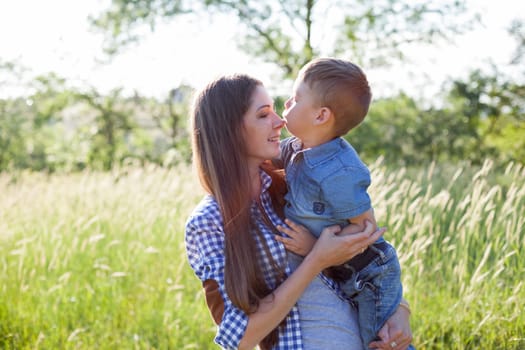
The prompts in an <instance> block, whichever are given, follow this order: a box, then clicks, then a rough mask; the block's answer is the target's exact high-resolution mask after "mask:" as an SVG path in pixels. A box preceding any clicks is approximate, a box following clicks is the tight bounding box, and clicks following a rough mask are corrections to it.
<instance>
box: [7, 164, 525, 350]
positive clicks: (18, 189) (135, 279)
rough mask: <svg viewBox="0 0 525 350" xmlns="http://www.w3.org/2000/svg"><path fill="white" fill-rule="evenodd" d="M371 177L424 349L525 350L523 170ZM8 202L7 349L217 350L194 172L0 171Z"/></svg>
mask: <svg viewBox="0 0 525 350" xmlns="http://www.w3.org/2000/svg"><path fill="white" fill-rule="evenodd" d="M371 171H372V178H373V183H372V187H371V189H370V190H371V196H372V200H373V202H374V207H375V211H376V217H377V219H378V221H379V222H380V224H381V225H386V226H387V227H388V231H387V233H386V236H385V237H386V238H387V239H388V240H389V241H391V242H392V243H393V244H394V245H395V246H396V248H397V250H398V253H399V256H400V261H401V265H402V267H403V275H402V277H403V284H404V287H405V297H406V299H407V300H408V301H409V302H410V304H411V307H412V310H413V313H412V329H413V333H414V344H415V345H416V347H417V348H418V349H443V350H445V349H447V350H449V349H452V350H461V349H481V348H483V349H508V350H518V349H522V348H523V347H524V346H525V340H524V339H523V334H525V315H524V314H523V312H522V304H523V300H524V299H525V289H524V288H523V283H522V281H523V279H524V278H525V260H524V259H523V254H524V253H525V252H524V245H523V241H524V239H525V236H524V235H525V230H524V227H525V221H524V219H523V218H525V169H524V168H523V166H520V165H517V164H513V163H509V164H507V165H506V166H505V167H497V166H496V164H493V163H492V162H489V161H487V162H485V163H484V164H483V166H481V167H469V166H461V167H458V166H457V165H452V164H445V163H434V164H432V165H431V166H430V167H425V168H421V167H418V168H406V167H386V166H385V165H383V164H382V163H380V162H377V163H375V164H374V165H372V166H371ZM0 193H2V196H0V232H1V234H0V243H1V244H0V270H1V271H2V274H1V275H0V290H1V291H2V298H0V348H2V349H36V348H41V349H95V348H96V349H102V350H105V349H108V350H109V349H215V348H216V345H214V344H213V342H212V339H213V337H214V334H215V329H214V325H213V322H212V320H211V317H210V315H209V312H208V311H207V309H206V305H205V301H204V295H203V293H202V290H201V284H200V282H199V281H198V280H197V278H196V277H195V276H194V274H193V272H192V271H191V269H190V268H189V266H188V263H187V260H186V257H185V251H184V232H183V230H184V229H183V227H184V222H185V220H186V218H187V216H188V215H189V213H190V211H191V210H192V208H193V207H194V206H195V205H196V204H197V202H198V200H199V199H200V197H201V196H202V195H203V192H202V191H201V190H200V187H199V184H198V180H197V179H196V177H195V176H193V173H192V171H191V169H190V167H189V166H178V167H174V168H171V169H166V168H157V167H152V166H148V167H144V168H135V167H120V168H116V169H114V170H113V171H112V172H105V173H101V172H93V171H83V172H78V173H75V174H69V175H64V174H51V175H46V174H43V173H31V172H22V173H19V174H16V175H15V174H14V173H12V174H0ZM27 213H31V215H27Z"/></svg>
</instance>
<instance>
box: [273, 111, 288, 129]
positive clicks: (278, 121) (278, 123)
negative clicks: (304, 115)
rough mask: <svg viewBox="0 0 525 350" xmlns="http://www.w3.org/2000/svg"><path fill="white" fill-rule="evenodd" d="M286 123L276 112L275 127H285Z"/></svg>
mask: <svg viewBox="0 0 525 350" xmlns="http://www.w3.org/2000/svg"><path fill="white" fill-rule="evenodd" d="M285 124H286V121H285V120H284V119H282V118H281V117H279V116H278V115H277V114H275V120H274V121H273V128H274V129H280V128H283V127H284V125H285Z"/></svg>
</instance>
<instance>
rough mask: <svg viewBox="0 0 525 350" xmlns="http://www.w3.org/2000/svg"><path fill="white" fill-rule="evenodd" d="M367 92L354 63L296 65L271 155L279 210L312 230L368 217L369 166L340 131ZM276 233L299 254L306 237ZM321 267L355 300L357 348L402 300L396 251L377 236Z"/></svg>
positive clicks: (356, 117)
mask: <svg viewBox="0 0 525 350" xmlns="http://www.w3.org/2000/svg"><path fill="white" fill-rule="evenodd" d="M370 100H371V92H370V87H369V85H368V81H367V79H366V76H365V74H364V73H363V72H362V71H361V69H360V68H359V67H358V66H356V65H355V64H353V63H351V62H348V61H344V60H339V59H334V58H320V59H315V60H313V61H311V62H310V63H308V64H307V65H305V66H304V67H303V68H302V69H301V71H300V72H299V75H298V77H297V79H296V80H295V83H294V94H293V96H292V97H291V98H290V99H288V100H287V101H286V103H285V111H284V113H283V117H284V118H285V119H286V122H287V129H288V130H289V132H290V133H291V134H292V135H294V136H295V137H291V138H288V139H286V140H283V141H282V142H281V158H280V159H279V160H277V161H276V162H277V164H276V165H277V166H282V167H284V168H285V170H286V182H287V183H288V193H287V194H286V197H285V199H286V203H287V204H286V206H285V216H286V218H287V219H290V220H291V221H294V222H296V223H299V224H301V225H303V226H305V227H306V228H307V229H308V230H309V231H310V232H311V233H312V234H314V235H316V236H318V235H319V234H320V232H321V231H322V229H323V228H324V227H326V226H331V225H340V226H343V227H344V226H347V225H353V226H355V231H361V230H362V229H363V228H364V225H365V220H368V221H370V222H372V223H373V224H374V225H376V221H375V217H374V211H373V208H372V205H371V201H370V197H369V195H368V193H367V188H368V186H369V185H370V172H369V170H368V168H367V167H366V165H365V164H363V162H362V161H361V160H360V159H359V156H358V155H357V153H356V151H355V150H354V148H353V147H352V146H351V145H350V144H349V143H348V142H347V141H345V140H344V139H343V138H342V136H343V135H345V134H346V133H348V132H349V131H350V130H351V129H353V128H355V127H356V126H358V125H359V124H360V123H361V122H362V121H363V119H364V118H365V116H366V114H367V112H368V107H369V105H370ZM279 163H280V164H279ZM303 238H304V237H303ZM279 240H281V241H282V242H283V243H285V246H286V247H287V248H288V249H289V250H291V251H292V252H294V253H297V254H299V255H306V253H307V252H308V251H309V250H310V249H311V246H312V244H313V240H311V241H310V242H309V243H305V241H302V240H301V239H293V238H292V239H288V240H286V239H279ZM292 240H293V242H291V241H292ZM325 274H326V275H328V276H330V277H332V278H334V279H336V280H338V281H339V282H340V285H341V287H342V289H343V290H344V292H345V293H346V294H347V295H348V296H349V297H351V298H352V300H354V302H355V303H356V304H357V307H358V314H359V327H360V332H361V337H362V341H363V346H364V348H365V349H368V344H369V343H370V342H371V341H373V340H375V339H377V334H378V331H379V330H380V329H381V327H382V326H383V325H384V323H385V322H386V321H387V320H388V318H389V317H390V316H391V315H392V314H393V313H394V311H396V309H397V308H398V307H399V305H400V304H401V305H402V306H405V307H407V305H408V304H406V302H405V301H403V300H402V294H403V293H402V285H401V282H400V274H401V272H400V266H399V262H398V260H397V255H396V251H395V249H394V247H392V246H391V245H390V244H388V243H387V242H386V241H385V240H384V239H382V238H381V239H379V240H378V241H377V242H375V243H374V244H373V245H371V246H370V247H369V248H368V249H366V250H365V251H364V252H362V253H361V254H359V255H357V256H356V257H354V258H353V259H351V260H350V261H348V262H346V263H345V264H344V265H342V266H337V267H335V268H331V269H329V270H327V271H325ZM407 308H408V307H407ZM391 346H392V347H393V348H395V347H396V344H395V343H394V342H393V343H392V344H391ZM410 348H411V349H413V347H410Z"/></svg>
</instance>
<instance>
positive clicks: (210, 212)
mask: <svg viewBox="0 0 525 350" xmlns="http://www.w3.org/2000/svg"><path fill="white" fill-rule="evenodd" d="M210 226H214V227H216V226H222V217H221V212H220V209H219V204H218V203H217V201H216V200H215V198H214V197H213V196H211V195H206V196H204V198H202V199H201V201H200V202H199V204H197V206H196V207H195V208H194V209H193V211H192V212H191V214H190V215H189V216H188V219H187V220H186V231H188V230H195V229H203V228H209V227H210Z"/></svg>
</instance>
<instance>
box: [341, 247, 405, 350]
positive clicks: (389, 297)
mask: <svg viewBox="0 0 525 350" xmlns="http://www.w3.org/2000/svg"><path fill="white" fill-rule="evenodd" d="M370 249H374V250H375V251H377V256H376V257H375V258H374V260H372V261H371V262H370V263H369V264H368V265H367V266H365V267H364V268H363V269H361V270H360V271H353V274H352V277H351V278H350V279H349V280H347V281H346V282H342V283H341V287H342V289H343V291H344V292H345V293H346V294H347V295H348V296H350V297H352V300H353V301H354V302H355V303H356V305H357V309H358V315H359V330H360V333H361V339H362V341H363V347H364V348H365V349H368V344H370V342H372V341H374V340H377V339H378V338H377V333H378V332H379V330H380V329H381V327H383V325H384V324H385V323H386V321H387V320H388V319H389V318H390V316H392V314H393V313H394V312H395V311H396V310H397V308H398V306H399V303H400V302H401V298H402V296H403V287H402V285H401V283H400V280H401V279H400V276H401V267H400V266H399V261H398V259H397V254H396V250H395V248H394V247H393V246H392V245H390V244H388V245H387V247H386V249H383V250H381V249H378V248H376V247H374V245H371V246H370ZM349 268H350V269H352V270H353V268H352V267H349ZM409 349H414V347H413V346H412V345H410V347H409Z"/></svg>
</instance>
